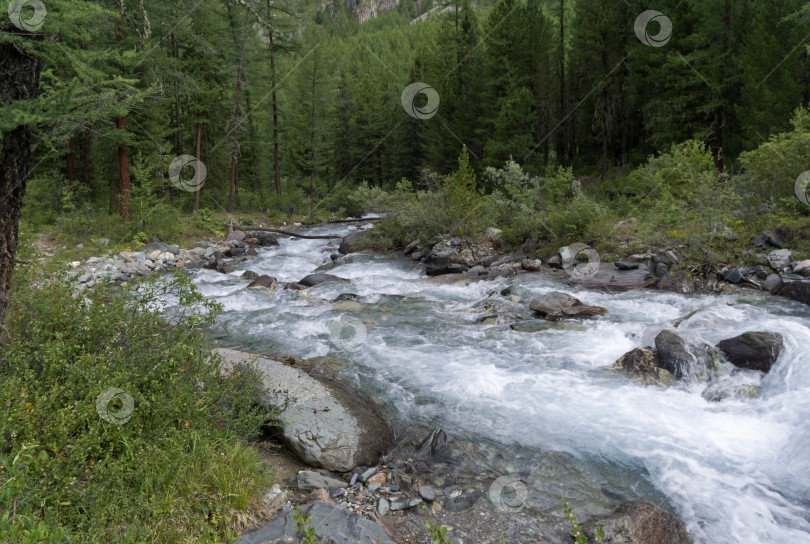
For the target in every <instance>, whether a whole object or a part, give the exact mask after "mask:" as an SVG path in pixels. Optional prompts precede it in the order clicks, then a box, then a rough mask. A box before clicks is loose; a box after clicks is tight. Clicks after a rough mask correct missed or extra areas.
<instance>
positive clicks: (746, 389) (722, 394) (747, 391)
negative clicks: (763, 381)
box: [701, 384, 760, 402]
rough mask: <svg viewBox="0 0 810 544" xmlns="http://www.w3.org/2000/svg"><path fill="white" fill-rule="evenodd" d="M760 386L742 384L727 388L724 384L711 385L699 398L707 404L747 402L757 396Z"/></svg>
mask: <svg viewBox="0 0 810 544" xmlns="http://www.w3.org/2000/svg"><path fill="white" fill-rule="evenodd" d="M759 391H760V386H758V385H755V384H744V385H738V386H734V387H728V386H726V385H724V384H713V385H710V386H709V387H707V388H706V390H705V391H703V393H702V394H701V396H702V397H703V398H704V399H706V400H707V401H709V402H721V401H724V400H727V399H739V400H748V399H753V398H756V397H757V395H759Z"/></svg>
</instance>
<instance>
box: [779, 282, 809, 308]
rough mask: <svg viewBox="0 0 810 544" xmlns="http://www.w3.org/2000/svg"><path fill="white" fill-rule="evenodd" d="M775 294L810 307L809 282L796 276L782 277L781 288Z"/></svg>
mask: <svg viewBox="0 0 810 544" xmlns="http://www.w3.org/2000/svg"><path fill="white" fill-rule="evenodd" d="M776 294H777V295H781V296H783V297H787V298H790V299H793V300H797V301H799V302H804V303H805V304H808V305H810V280H807V279H804V278H802V277H801V276H798V275H785V276H782V287H781V288H780V289H779V290H778V291H777V292H776Z"/></svg>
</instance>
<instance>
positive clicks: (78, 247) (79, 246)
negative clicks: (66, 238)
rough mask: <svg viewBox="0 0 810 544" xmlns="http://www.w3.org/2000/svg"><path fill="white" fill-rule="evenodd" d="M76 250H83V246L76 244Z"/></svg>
mask: <svg viewBox="0 0 810 544" xmlns="http://www.w3.org/2000/svg"><path fill="white" fill-rule="evenodd" d="M76 249H84V244H76Z"/></svg>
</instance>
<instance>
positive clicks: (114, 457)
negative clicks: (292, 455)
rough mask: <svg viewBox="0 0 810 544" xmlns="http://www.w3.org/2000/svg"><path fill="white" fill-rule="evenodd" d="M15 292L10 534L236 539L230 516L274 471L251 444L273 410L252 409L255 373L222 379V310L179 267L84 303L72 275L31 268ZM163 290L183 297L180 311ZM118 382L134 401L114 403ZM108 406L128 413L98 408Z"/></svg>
mask: <svg viewBox="0 0 810 544" xmlns="http://www.w3.org/2000/svg"><path fill="white" fill-rule="evenodd" d="M23 270H24V269H23ZM12 293H13V295H12V301H11V306H10V313H9V316H8V319H7V323H6V324H7V326H8V336H9V340H8V342H7V343H5V344H2V345H0V405H2V406H3V411H2V415H0V466H1V467H0V512H2V517H0V540H8V539H9V538H10V539H11V541H22V540H15V537H14V535H24V534H30V535H39V536H37V538H40V540H42V541H46V542H47V541H54V540H55V539H60V538H61V540H59V541H61V542H70V541H73V540H76V541H86V540H88V539H89V540H92V541H94V542H133V543H134V542H143V541H161V542H175V541H194V542H201V541H207V542H211V541H221V540H223V539H227V538H232V537H233V529H232V523H233V521H234V519H233V515H234V513H235V512H236V511H240V510H244V509H245V508H246V507H247V506H248V505H249V504H251V503H252V502H253V501H254V500H256V498H257V497H258V494H259V493H260V491H262V490H263V489H264V488H266V486H267V485H268V484H269V483H270V475H269V474H268V473H267V472H266V471H265V470H264V469H263V468H262V465H261V464H260V462H259V460H258V457H257V455H256V454H255V453H254V452H253V451H252V450H250V449H249V448H247V447H246V445H245V441H246V440H249V439H251V438H253V437H255V436H257V434H258V432H259V430H260V426H261V425H262V423H263V422H264V421H265V419H266V417H267V416H266V414H265V413H262V411H261V410H260V409H258V408H257V407H256V406H255V405H254V400H255V396H254V395H255V380H256V379H257V377H256V375H255V372H254V371H253V370H250V369H246V370H244V371H240V372H235V373H233V374H231V375H229V376H223V375H221V372H220V370H221V367H220V362H219V360H218V359H216V358H212V357H211V356H210V354H209V350H208V347H207V345H206V341H205V338H204V336H203V331H202V327H203V325H205V324H206V323H211V322H213V320H215V318H216V315H217V313H218V312H219V311H221V306H219V305H218V304H216V303H213V302H210V301H207V300H205V299H204V298H203V297H202V296H201V295H200V294H199V292H197V291H196V289H195V288H194V286H193V284H192V283H191V280H190V278H188V277H187V276H184V275H182V274H179V275H177V276H175V277H174V278H173V279H171V280H169V281H158V280H147V281H144V282H143V283H141V284H139V285H137V286H133V288H131V289H129V290H126V289H125V290H122V291H121V292H117V293H116V292H112V291H106V290H102V289H98V290H94V291H89V292H88V291H85V292H84V293H82V296H80V297H76V299H75V300H74V297H73V296H72V295H73V290H72V287H70V286H69V285H67V284H65V283H63V282H61V281H60V280H58V279H55V278H47V279H46V280H45V281H43V280H42V279H40V280H39V281H37V282H33V281H32V278H27V277H25V276H24V272H22V270H21V273H19V274H18V275H17V276H16V277H15V289H13V290H12ZM167 297H174V298H176V300H177V301H178V302H179V305H178V307H177V310H175V311H173V312H172V313H171V314H170V315H164V314H165V309H166V305H165V302H164V301H165V300H166V299H167ZM161 316H163V317H161ZM165 319H168V322H167V321H166V320H165ZM109 388H118V389H121V390H123V392H124V393H125V394H126V395H129V396H130V397H131V399H132V404H123V403H122V402H121V400H122V399H121V398H115V399H107V400H108V401H109V402H108V403H107V404H106V406H105V404H104V402H103V401H99V398H100V395H101V394H102V393H103V392H104V391H106V390H108V389H109ZM103 398H105V397H102V399H103ZM99 402H101V405H100V406H99V405H98V403H99ZM125 406H130V408H131V411H130V412H129V414H126V413H124V412H121V410H124V409H125ZM107 410H109V413H112V414H114V415H116V414H117V415H116V416H115V417H120V419H118V420H115V419H109V416H108V419H104V418H102V417H101V416H102V414H107V413H108V412H107ZM127 415H128V416H129V417H131V419H128V420H127V419H126V417H125V416H127ZM111 421H116V422H117V423H121V422H123V423H122V424H115V423H112V422H111ZM122 489H126V490H127V492H126V493H124V494H122V493H121V490H122ZM10 512H14V515H13V516H11V515H10V514H9V513H10ZM65 531H67V532H69V535H70V536H69V537H67V536H65ZM32 538H33V537H32ZM49 539H50V540H49ZM26 541H28V540H26Z"/></svg>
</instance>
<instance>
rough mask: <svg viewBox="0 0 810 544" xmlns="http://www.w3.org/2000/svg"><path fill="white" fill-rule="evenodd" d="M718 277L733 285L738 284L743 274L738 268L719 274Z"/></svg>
mask: <svg viewBox="0 0 810 544" xmlns="http://www.w3.org/2000/svg"><path fill="white" fill-rule="evenodd" d="M720 277H721V278H723V281H727V282H728V283H733V284H737V283H740V282H741V281H742V280H743V278H744V276H743V273H742V271H741V270H740V269H739V268H730V269H728V270H726V271H725V272H720Z"/></svg>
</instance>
